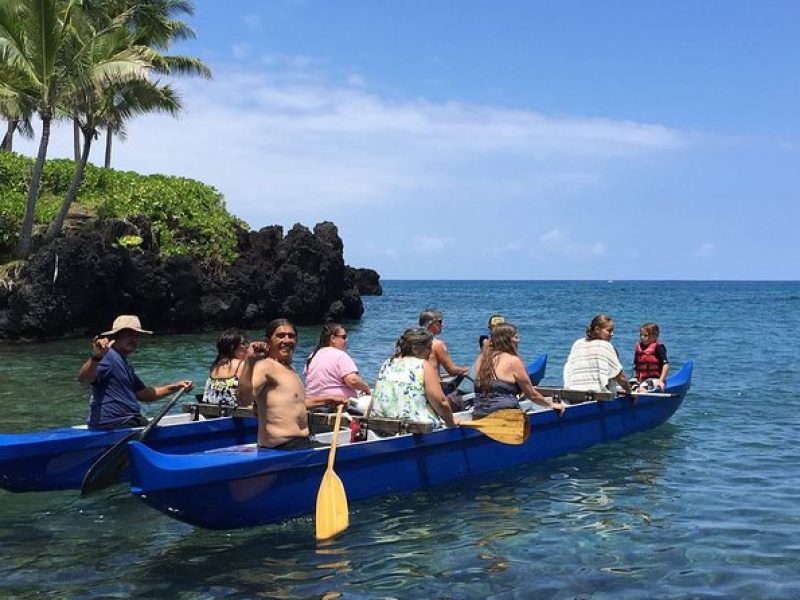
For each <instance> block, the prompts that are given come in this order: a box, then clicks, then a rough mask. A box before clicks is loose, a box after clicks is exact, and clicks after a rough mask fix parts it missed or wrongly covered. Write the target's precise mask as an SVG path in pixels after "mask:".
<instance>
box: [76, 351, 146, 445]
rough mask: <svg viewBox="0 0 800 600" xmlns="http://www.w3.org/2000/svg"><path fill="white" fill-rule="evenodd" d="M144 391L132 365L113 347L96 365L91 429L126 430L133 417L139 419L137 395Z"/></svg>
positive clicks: (89, 420) (90, 415)
mask: <svg viewBox="0 0 800 600" xmlns="http://www.w3.org/2000/svg"><path fill="white" fill-rule="evenodd" d="M144 387H145V385H144V383H142V380H141V379H139V377H138V376H137V375H136V372H135V371H134V370H133V367H132V366H131V365H130V363H128V361H127V360H125V357H124V356H122V354H120V353H119V352H118V351H117V350H115V349H114V347H113V346H112V347H111V348H110V349H109V351H108V352H106V355H105V356H104V357H103V358H102V360H100V364H98V365H97V376H96V377H95V380H94V383H93V384H92V398H91V400H90V401H89V419H88V420H87V424H88V425H89V428H90V429H114V428H116V427H123V426H125V424H126V423H127V422H128V420H130V419H131V417H135V416H140V415H141V412H140V411H139V400H138V398H136V392H138V391H140V390H142V389H144Z"/></svg>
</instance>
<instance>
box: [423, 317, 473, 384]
mask: <svg viewBox="0 0 800 600" xmlns="http://www.w3.org/2000/svg"><path fill="white" fill-rule="evenodd" d="M443 321H444V319H443V317H442V313H441V312H440V311H438V310H434V309H426V310H423V311H422V312H421V313H420V315H419V326H420V327H424V328H425V329H427V330H428V331H430V332H431V333H432V334H433V335H434V336H437V335H439V334H440V333H442V329H443V325H442V323H443ZM428 362H429V363H431V366H432V367H433V368H434V369H435V370H436V372H437V373H438V372H439V367H440V366H441V367H442V368H443V369H444V370H445V371H446V372H447V374H448V375H466V374H467V373H469V367H459V366H458V365H456V364H455V363H454V362H453V359H452V358H451V357H450V352H448V350H447V345H446V344H445V343H444V342H443V341H442V340H440V339H439V338H438V337H434V338H433V349H432V350H431V355H430V357H429V358H428ZM459 381H461V378H459Z"/></svg>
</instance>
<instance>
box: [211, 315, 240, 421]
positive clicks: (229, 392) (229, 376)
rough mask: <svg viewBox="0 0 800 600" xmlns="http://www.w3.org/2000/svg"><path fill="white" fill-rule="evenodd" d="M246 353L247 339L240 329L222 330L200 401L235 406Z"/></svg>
mask: <svg viewBox="0 0 800 600" xmlns="http://www.w3.org/2000/svg"><path fill="white" fill-rule="evenodd" d="M246 354H247V340H246V339H245V337H244V334H243V333H242V332H241V331H239V330H238V329H228V330H226V331H223V332H222V335H220V336H219V339H217V358H215V359H214V362H213V363H211V368H210V369H209V372H208V379H206V386H205V389H204V390H203V400H202V402H205V403H207V404H218V405H221V406H236V392H237V391H238V389H239V373H240V372H241V370H242V365H243V364H244V358H245V355H246Z"/></svg>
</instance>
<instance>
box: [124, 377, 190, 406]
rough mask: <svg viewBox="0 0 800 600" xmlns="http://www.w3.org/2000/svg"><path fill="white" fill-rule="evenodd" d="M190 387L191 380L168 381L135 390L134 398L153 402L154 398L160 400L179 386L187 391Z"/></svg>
mask: <svg viewBox="0 0 800 600" xmlns="http://www.w3.org/2000/svg"><path fill="white" fill-rule="evenodd" d="M192 387H193V385H192V382H191V381H189V380H188V379H184V380H182V381H176V382H174V383H168V384H167V385H159V386H148V387H145V388H142V389H141V390H139V391H138V392H136V398H137V399H138V400H139V402H145V403H146V402H155V401H156V400H161V398H163V397H164V396H169V395H170V394H172V393H173V392H177V391H178V390H179V389H181V388H183V389H185V390H186V391H187V392H188V391H189V390H191V389H192Z"/></svg>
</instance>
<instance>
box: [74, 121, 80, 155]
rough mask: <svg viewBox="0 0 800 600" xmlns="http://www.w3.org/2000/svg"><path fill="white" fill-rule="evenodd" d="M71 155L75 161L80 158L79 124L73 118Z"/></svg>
mask: <svg viewBox="0 0 800 600" xmlns="http://www.w3.org/2000/svg"><path fill="white" fill-rule="evenodd" d="M72 156H74V157H75V162H78V161H79V160H80V159H81V126H80V125H79V124H78V119H75V118H73V119H72Z"/></svg>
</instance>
